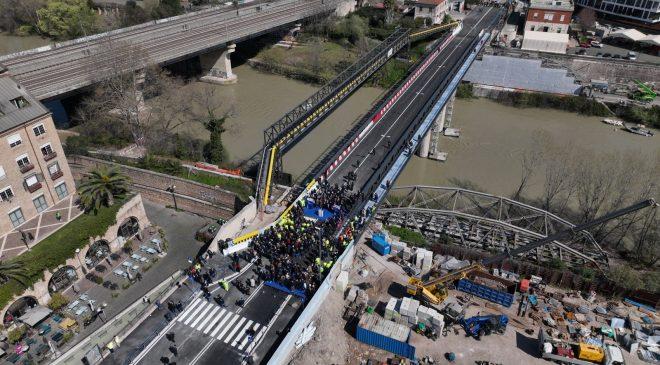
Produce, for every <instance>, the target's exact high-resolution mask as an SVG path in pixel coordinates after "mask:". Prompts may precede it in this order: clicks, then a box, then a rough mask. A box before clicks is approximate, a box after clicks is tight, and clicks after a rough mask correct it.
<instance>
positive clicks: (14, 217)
mask: <svg viewBox="0 0 660 365" xmlns="http://www.w3.org/2000/svg"><path fill="white" fill-rule="evenodd" d="M9 219H10V220H11V224H12V225H13V226H14V228H16V227H18V226H20V225H21V224H23V223H25V217H23V211H22V210H21V208H18V209H16V210H15V211H13V212H11V213H9Z"/></svg>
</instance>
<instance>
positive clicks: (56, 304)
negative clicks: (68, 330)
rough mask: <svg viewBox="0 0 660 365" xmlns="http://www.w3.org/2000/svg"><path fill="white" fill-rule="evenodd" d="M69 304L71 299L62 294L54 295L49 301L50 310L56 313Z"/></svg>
mask: <svg viewBox="0 0 660 365" xmlns="http://www.w3.org/2000/svg"><path fill="white" fill-rule="evenodd" d="M67 304H69V299H67V298H66V297H65V296H64V295H62V293H53V295H51V296H50V300H49V301H48V308H50V309H52V310H54V311H56V310H58V309H60V308H62V307H64V306H65V305H67Z"/></svg>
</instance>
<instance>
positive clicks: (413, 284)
mask: <svg viewBox="0 0 660 365" xmlns="http://www.w3.org/2000/svg"><path fill="white" fill-rule="evenodd" d="M658 206H659V204H658V203H656V202H655V200H654V199H647V200H643V201H640V202H638V203H636V204H633V205H631V206H629V207H626V208H623V209H619V210H616V211H614V212H611V213H607V214H605V215H603V216H601V217H599V218H595V219H594V220H592V221H590V222H586V223H582V224H580V225H577V226H575V227H572V228H569V229H566V230H563V231H560V232H557V233H555V234H552V235H550V236H547V237H545V238H541V239H539V240H536V241H534V242H531V243H529V244H527V245H525V246H521V247H518V248H515V249H513V250H507V251H504V252H502V253H500V254H498V255H495V256H492V257H489V258H486V259H484V260H482V261H481V262H480V263H474V264H471V265H469V266H466V267H463V268H461V269H458V270H455V271H452V272H450V273H447V274H445V275H443V276H440V277H438V278H435V279H431V280H428V281H426V282H424V281H422V280H421V279H420V278H417V277H410V278H408V285H407V286H406V292H407V293H408V294H409V295H411V296H414V297H417V298H419V299H421V300H422V301H425V302H427V303H428V304H433V305H438V304H440V303H442V302H443V301H444V300H445V299H447V296H448V291H447V286H448V285H449V284H450V283H453V282H456V281H458V280H460V279H465V278H467V277H468V276H481V277H486V278H488V279H490V280H494V281H498V282H500V283H502V284H503V285H505V286H508V285H509V283H511V282H510V281H508V280H506V279H503V278H500V277H498V276H495V275H491V274H490V273H489V272H488V269H487V267H488V266H490V265H492V264H495V263H498V262H500V261H502V260H504V259H507V258H511V257H514V256H516V255H519V254H521V253H525V252H528V251H531V250H534V249H536V248H539V247H541V246H544V245H547V244H550V243H552V242H554V241H557V240H560V239H564V238H567V237H570V236H571V235H574V234H576V233H578V232H580V231H584V230H587V229H590V228H593V227H595V226H598V225H599V224H602V223H605V222H607V221H609V220H611V219H614V218H618V217H620V216H623V215H626V214H628V213H632V212H635V211H637V210H640V209H644V208H647V207H653V208H657V207H658Z"/></svg>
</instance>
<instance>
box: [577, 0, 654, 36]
mask: <svg viewBox="0 0 660 365" xmlns="http://www.w3.org/2000/svg"><path fill="white" fill-rule="evenodd" d="M575 4H576V5H578V6H581V7H585V8H591V9H593V10H595V11H596V12H597V13H599V14H600V15H601V16H604V17H605V18H607V19H612V20H617V21H619V22H621V23H625V24H630V25H633V26H638V27H641V28H646V29H651V30H655V31H660V1H659V0H575Z"/></svg>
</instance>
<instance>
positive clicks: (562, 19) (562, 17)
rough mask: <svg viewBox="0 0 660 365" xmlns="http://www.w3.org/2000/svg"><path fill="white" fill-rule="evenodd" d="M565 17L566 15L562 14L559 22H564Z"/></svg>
mask: <svg viewBox="0 0 660 365" xmlns="http://www.w3.org/2000/svg"><path fill="white" fill-rule="evenodd" d="M564 17H565V15H564V14H562V15H561V16H560V17H559V21H560V22H563V21H564Z"/></svg>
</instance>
